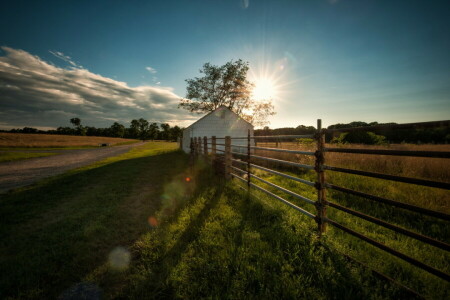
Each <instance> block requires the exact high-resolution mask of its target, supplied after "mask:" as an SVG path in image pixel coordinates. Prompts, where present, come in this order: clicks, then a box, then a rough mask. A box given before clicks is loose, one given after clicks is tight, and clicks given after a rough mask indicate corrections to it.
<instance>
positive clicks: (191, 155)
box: [189, 138, 194, 165]
mask: <svg viewBox="0 0 450 300" xmlns="http://www.w3.org/2000/svg"><path fill="white" fill-rule="evenodd" d="M189 148H190V151H191V152H190V156H189V159H190V161H191V164H192V165H193V164H194V139H193V138H191V143H190V144H189Z"/></svg>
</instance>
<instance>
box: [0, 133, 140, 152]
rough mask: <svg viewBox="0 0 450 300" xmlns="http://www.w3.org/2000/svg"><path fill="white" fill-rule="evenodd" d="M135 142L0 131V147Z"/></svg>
mask: <svg viewBox="0 0 450 300" xmlns="http://www.w3.org/2000/svg"><path fill="white" fill-rule="evenodd" d="M136 142H137V141H136V140H130V139H122V138H112V137H97V136H72V135H56V134H27V133H7V132H0V148H10V147H14V148H33V147H39V148H62V147H63V148H67V147H71V148H73V147H93V146H98V145H99V144H103V143H109V144H111V145H118V144H129V143H136Z"/></svg>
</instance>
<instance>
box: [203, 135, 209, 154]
mask: <svg viewBox="0 0 450 300" xmlns="http://www.w3.org/2000/svg"><path fill="white" fill-rule="evenodd" d="M203 152H204V153H203V154H205V157H206V156H208V138H207V137H206V136H204V137H203Z"/></svg>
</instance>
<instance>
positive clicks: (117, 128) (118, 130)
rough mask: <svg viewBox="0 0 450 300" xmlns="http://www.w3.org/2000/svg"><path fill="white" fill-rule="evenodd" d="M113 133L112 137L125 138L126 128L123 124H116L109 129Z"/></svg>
mask: <svg viewBox="0 0 450 300" xmlns="http://www.w3.org/2000/svg"><path fill="white" fill-rule="evenodd" d="M109 129H110V131H111V135H112V136H114V137H120V138H121V137H123V136H124V135H125V126H123V125H122V124H119V123H117V122H114V124H112V125H111V127H110V128H109Z"/></svg>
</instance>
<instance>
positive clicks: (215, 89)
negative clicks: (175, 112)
mask: <svg viewBox="0 0 450 300" xmlns="http://www.w3.org/2000/svg"><path fill="white" fill-rule="evenodd" d="M248 70H249V66H248V62H244V61H242V60H241V59H239V60H237V61H230V62H227V63H226V64H225V65H223V66H214V65H211V64H210V63H206V64H204V65H203V69H202V70H200V73H203V74H205V76H203V77H195V78H194V79H187V80H186V82H187V87H186V91H187V93H186V99H180V104H179V105H178V107H179V108H183V109H187V110H189V111H190V112H197V113H205V112H210V111H213V110H215V109H217V108H218V107H219V106H221V105H225V106H226V107H228V108H229V109H230V110H231V111H233V112H235V113H236V114H238V115H239V116H241V117H242V118H243V119H245V120H247V121H249V122H251V123H253V125H256V126H262V125H264V124H267V123H268V121H267V118H268V117H269V116H271V115H274V114H275V112H274V107H273V105H272V102H271V100H270V99H267V100H264V101H256V100H255V99H253V98H252V95H251V93H252V89H253V87H254V85H253V83H251V82H250V81H249V80H247V72H248Z"/></svg>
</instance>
